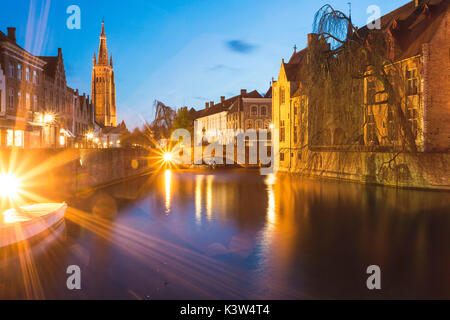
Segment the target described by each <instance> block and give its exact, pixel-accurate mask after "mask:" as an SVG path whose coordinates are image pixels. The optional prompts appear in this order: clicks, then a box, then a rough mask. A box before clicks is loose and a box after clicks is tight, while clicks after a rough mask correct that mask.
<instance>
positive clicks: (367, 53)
mask: <svg viewBox="0 0 450 320" xmlns="http://www.w3.org/2000/svg"><path fill="white" fill-rule="evenodd" d="M313 32H314V33H315V34H317V35H318V39H317V41H314V42H313V43H312V44H311V48H309V52H308V63H307V72H306V74H307V79H306V81H304V84H305V90H306V93H305V94H306V95H307V96H308V99H309V105H310V113H309V114H310V121H311V124H312V126H314V127H315V130H316V132H322V129H324V128H323V127H324V126H326V125H327V122H326V121H325V119H324V118H325V117H332V118H333V121H337V122H340V123H342V125H343V126H345V127H346V128H348V129H349V130H348V131H349V132H353V133H351V134H353V136H349V137H347V141H348V142H349V143H350V144H351V143H356V142H357V141H359V142H360V141H361V135H364V129H363V128H364V126H365V125H366V124H367V119H368V116H367V113H368V107H369V105H370V106H374V105H375V106H377V105H379V106H381V105H384V106H387V108H388V109H389V110H390V111H389V113H390V115H391V117H392V119H391V121H392V123H393V124H394V127H395V131H396V132H397V133H398V134H396V135H395V139H396V141H399V145H398V147H399V148H400V149H401V150H402V151H409V152H416V151H417V146H416V136H415V134H414V132H413V129H412V127H411V124H410V122H409V121H408V119H407V116H406V115H405V111H404V110H406V108H402V104H403V105H404V104H405V99H404V97H405V88H406V79H405V78H406V77H405V75H404V73H403V72H402V68H401V67H400V66H399V64H398V63H396V61H395V60H394V56H393V50H392V47H393V42H394V37H393V35H392V33H391V30H390V29H389V28H384V29H369V28H362V29H358V28H357V27H355V26H354V25H353V23H352V20H351V18H350V17H348V16H347V15H346V14H344V13H343V12H341V11H338V10H335V9H334V8H333V7H332V6H331V5H328V4H327V5H325V6H323V7H322V8H321V9H320V10H319V11H318V12H317V13H316V15H315V17H314V24H313ZM364 79H368V80H369V81H374V82H375V83H376V88H377V90H375V91H374V92H373V97H369V98H370V99H369V101H364V81H363V80H364ZM372 98H373V99H372ZM375 130H378V132H380V131H379V128H376V129H375ZM349 135H350V134H349ZM319 136H320V134H319ZM317 139H318V140H320V137H319V138H317ZM317 142H318V143H320V141H317Z"/></svg>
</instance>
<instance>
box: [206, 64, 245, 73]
mask: <svg viewBox="0 0 450 320" xmlns="http://www.w3.org/2000/svg"><path fill="white" fill-rule="evenodd" d="M238 70H239V69H237V68H233V67H230V66H226V65H224V64H216V65H215V66H213V67H211V68H208V72H218V71H238Z"/></svg>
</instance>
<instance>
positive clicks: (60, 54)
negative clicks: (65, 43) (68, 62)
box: [58, 48, 62, 57]
mask: <svg viewBox="0 0 450 320" xmlns="http://www.w3.org/2000/svg"><path fill="white" fill-rule="evenodd" d="M58 56H60V57H62V49H61V48H58Z"/></svg>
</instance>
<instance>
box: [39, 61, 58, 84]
mask: <svg viewBox="0 0 450 320" xmlns="http://www.w3.org/2000/svg"><path fill="white" fill-rule="evenodd" d="M39 59H42V60H44V61H45V62H46V65H45V67H44V72H45V74H46V75H47V76H48V77H50V78H52V79H54V78H55V75H56V70H57V68H58V56H56V57H46V56H40V57H39Z"/></svg>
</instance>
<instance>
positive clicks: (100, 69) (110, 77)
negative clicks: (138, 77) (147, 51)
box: [92, 22, 117, 127]
mask: <svg viewBox="0 0 450 320" xmlns="http://www.w3.org/2000/svg"><path fill="white" fill-rule="evenodd" d="M93 62H94V68H93V71H92V101H93V103H94V108H95V121H96V122H97V123H98V124H100V125H103V126H107V127H108V126H111V127H115V126H117V111H116V84H115V81H114V69H113V58H112V55H111V59H110V60H109V61H108V48H107V46H106V33H105V23H104V22H102V33H101V35H100V47H99V50H98V60H97V57H96V55H95V52H94V61H93Z"/></svg>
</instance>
